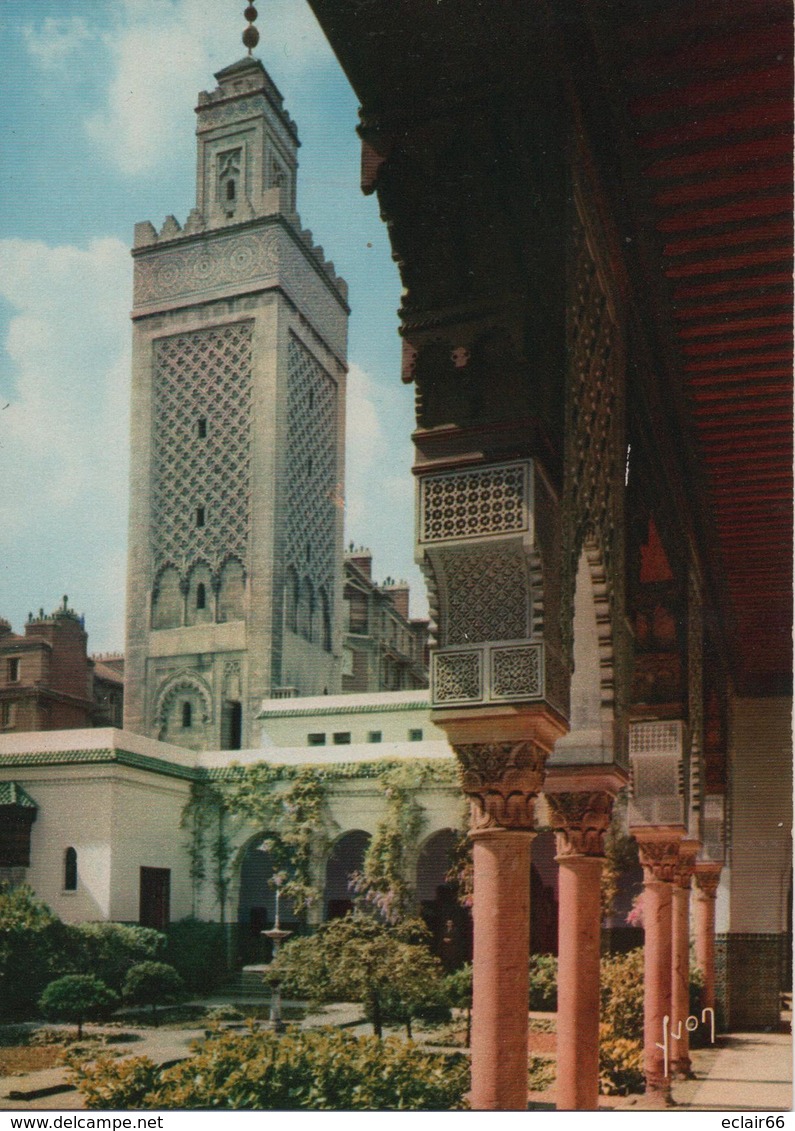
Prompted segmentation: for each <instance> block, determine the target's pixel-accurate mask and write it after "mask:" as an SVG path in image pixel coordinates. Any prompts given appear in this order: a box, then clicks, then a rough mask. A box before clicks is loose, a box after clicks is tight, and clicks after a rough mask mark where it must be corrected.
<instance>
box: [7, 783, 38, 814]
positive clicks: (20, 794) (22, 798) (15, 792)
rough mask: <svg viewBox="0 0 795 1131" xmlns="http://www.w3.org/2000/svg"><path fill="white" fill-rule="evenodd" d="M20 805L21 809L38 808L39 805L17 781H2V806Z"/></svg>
mask: <svg viewBox="0 0 795 1131" xmlns="http://www.w3.org/2000/svg"><path fill="white" fill-rule="evenodd" d="M4 805H18V806H19V807H20V809H38V805H37V804H36V802H35V801H34V800H33V798H32V797H30V796H29V795H28V794H27V793H25V791H24V789H23V788H22V786H21V785H17V783H16V782H15V781H0V806H4Z"/></svg>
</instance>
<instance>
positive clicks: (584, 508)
mask: <svg viewBox="0 0 795 1131" xmlns="http://www.w3.org/2000/svg"><path fill="white" fill-rule="evenodd" d="M574 241H575V247H576V253H575V263H576V266H575V270H574V280H573V286H572V290H571V298H570V302H569V308H568V355H569V371H568V381H567V389H566V462H565V468H566V475H565V482H564V490H563V512H564V514H566V515H567V516H568V522H567V526H566V529H565V553H564V560H563V569H564V578H563V600H562V603H561V615H562V624H561V629H562V633H563V644H564V650H565V652H566V654H567V655H568V654H569V653H570V649H571V645H572V615H573V607H574V604H573V602H574V586H575V579H576V576H577V566H578V563H579V559H580V554H581V553H582V549H583V544H584V542H585V539H586V537H588V536H589V535H590V536H591V537H594V536H595V537H596V539H597V541H598V544H599V548H600V549H601V551H602V555H603V559H604V568H605V573H606V576H607V583H608V584H607V591H608V599H609V600H610V602H611V605H612V604H613V602H614V600H615V598H616V585H619V586H620V570H619V571H618V575H616V571H615V570H614V562H615V561H616V560H619V548H618V545H617V537H618V531H619V529H620V519H619V514H618V507H619V498H620V494H619V491H618V490H617V485H618V483H619V482H620V477H621V472H622V468H623V461H622V458H621V457H622V442H623V438H622V432H621V430H622V412H621V408H622V405H621V388H620V379H619V378H620V375H619V373H618V365H617V363H616V357H615V341H616V336H617V331H616V327H615V324H614V322H613V318H612V315H611V312H610V308H609V305H608V302H607V297H606V294H605V289H604V286H603V283H602V280H601V279H600V277H599V272H598V270H597V266H596V264H595V262H594V259H593V256H592V255H591V252H590V250H589V248H588V240H587V236H586V232H585V228H584V226H583V224H582V222H581V221H580V219H579V217H577V218H576V221H575V230H574Z"/></svg>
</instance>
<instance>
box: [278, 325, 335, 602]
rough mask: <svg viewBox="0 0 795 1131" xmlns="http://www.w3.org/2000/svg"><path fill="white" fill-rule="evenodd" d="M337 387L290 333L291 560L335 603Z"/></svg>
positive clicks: (288, 556) (298, 571) (288, 550)
mask: <svg viewBox="0 0 795 1131" xmlns="http://www.w3.org/2000/svg"><path fill="white" fill-rule="evenodd" d="M337 474H338V472H337V386H336V385H335V384H334V382H333V381H332V379H331V378H330V377H329V375H328V373H327V372H326V370H325V369H324V368H323V366H322V365H321V364H320V362H319V361H317V360H316V359H315V358H314V357H313V355H312V354H311V353H310V352H309V350H308V349H306V347H305V346H304V345H302V344H301V342H299V341H298V339H297V338H295V337H294V336H293V335H290V340H289V343H288V353H287V498H286V503H287V507H286V514H287V542H286V563H285V564H286V565H289V566H292V567H293V569H294V570H295V571H296V574H297V576H298V577H299V578H304V577H308V578H309V579H310V580H311V582H312V585H313V586H314V591H315V594H316V595H317V594H319V592H320V590H321V589H324V590H325V592H326V596H327V598H328V600H329V602H330V607H331V608H333V606H334V590H335V581H336V576H337V570H336V559H335V547H336V536H335V532H336V522H337V516H336V507H335V500H336V499H337V498H338V496H339V493H340V487H339V485H338V483H337Z"/></svg>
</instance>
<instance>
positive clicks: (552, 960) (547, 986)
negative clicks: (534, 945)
mask: <svg viewBox="0 0 795 1131" xmlns="http://www.w3.org/2000/svg"><path fill="white" fill-rule="evenodd" d="M528 997H529V1006H528V1008H529V1009H531V1010H537V1011H539V1012H541V1013H554V1011H555V1010H556V1009H557V1008H558V960H557V958H556V957H555V955H554V954H531V955H530V977H529V995H528Z"/></svg>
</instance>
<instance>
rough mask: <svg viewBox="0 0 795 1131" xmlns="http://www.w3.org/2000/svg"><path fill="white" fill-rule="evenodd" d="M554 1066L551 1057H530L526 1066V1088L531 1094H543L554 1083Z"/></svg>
mask: <svg viewBox="0 0 795 1131" xmlns="http://www.w3.org/2000/svg"><path fill="white" fill-rule="evenodd" d="M556 1067H557V1066H556V1064H555V1061H554V1059H553V1058H552V1057H547V1056H534V1055H531V1056H530V1059H529V1061H528V1065H527V1087H528V1089H529V1090H530V1091H531V1092H545V1091H546V1090H547V1088H551V1087H552V1085H553V1084H554V1083H555V1075H556V1071H555V1070H556Z"/></svg>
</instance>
